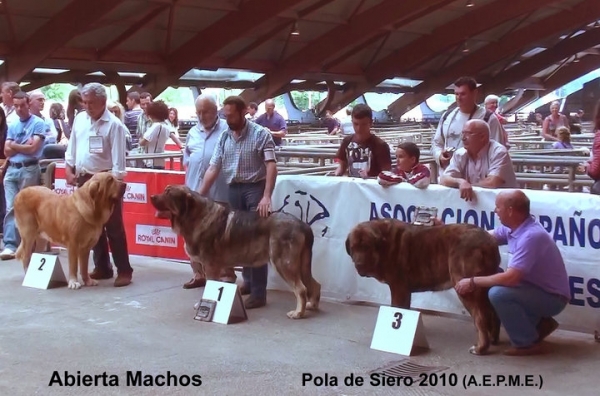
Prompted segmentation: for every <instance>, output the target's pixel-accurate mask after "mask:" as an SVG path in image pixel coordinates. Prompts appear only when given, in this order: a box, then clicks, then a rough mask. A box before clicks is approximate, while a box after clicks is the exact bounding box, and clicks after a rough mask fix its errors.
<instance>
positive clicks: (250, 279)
mask: <svg viewBox="0 0 600 396" xmlns="http://www.w3.org/2000/svg"><path fill="white" fill-rule="evenodd" d="M264 191H265V182H264V181H261V182H257V183H233V184H230V185H229V205H231V209H233V210H256V208H258V203H259V202H260V200H261V198H262V196H263V194H264ZM249 237H250V238H251V237H252V236H251V235H249ZM268 274H269V266H268V264H267V263H265V265H261V266H260V267H255V268H251V267H244V269H243V270H242V277H243V278H244V284H245V285H248V286H250V295H251V296H254V297H255V298H265V297H266V296H267V278H268Z"/></svg>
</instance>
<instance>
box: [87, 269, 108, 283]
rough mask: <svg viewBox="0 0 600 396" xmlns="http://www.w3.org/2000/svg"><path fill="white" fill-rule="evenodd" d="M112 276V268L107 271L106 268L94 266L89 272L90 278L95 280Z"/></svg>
mask: <svg viewBox="0 0 600 396" xmlns="http://www.w3.org/2000/svg"><path fill="white" fill-rule="evenodd" d="M112 277H113V272H112V270H108V271H107V270H101V269H98V268H94V270H93V271H92V273H91V274H90V278H92V279H96V280H101V279H112Z"/></svg>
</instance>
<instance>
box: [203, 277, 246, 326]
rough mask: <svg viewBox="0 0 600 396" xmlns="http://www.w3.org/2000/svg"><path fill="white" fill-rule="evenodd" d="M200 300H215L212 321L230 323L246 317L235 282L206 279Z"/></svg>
mask: <svg viewBox="0 0 600 396" xmlns="http://www.w3.org/2000/svg"><path fill="white" fill-rule="evenodd" d="M202 300H212V301H215V302H216V306H215V309H214V313H213V318H212V322H216V323H221V324H230V323H236V322H241V321H244V320H247V319H248V315H247V314H246V308H245V307H244V302H243V301H242V295H241V294H240V291H239V288H238V286H237V285H236V284H235V283H227V282H218V281H213V280H209V281H206V286H205V287H204V293H203V294H202Z"/></svg>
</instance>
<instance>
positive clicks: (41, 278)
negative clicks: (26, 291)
mask: <svg viewBox="0 0 600 396" xmlns="http://www.w3.org/2000/svg"><path fill="white" fill-rule="evenodd" d="M63 283H64V284H66V283H67V278H66V277H65V273H64V272H63V269H62V265H60V259H59V258H58V256H55V255H53V254H40V253H33V255H32V256H31V261H30V262H29V268H27V272H26V273H25V279H23V286H26V287H33V288H35V289H48V288H49V287H50V286H51V285H52V286H57V285H59V284H63Z"/></svg>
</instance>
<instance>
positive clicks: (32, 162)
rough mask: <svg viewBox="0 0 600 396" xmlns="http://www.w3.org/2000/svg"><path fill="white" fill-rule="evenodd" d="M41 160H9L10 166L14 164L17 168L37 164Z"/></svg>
mask: <svg viewBox="0 0 600 396" xmlns="http://www.w3.org/2000/svg"><path fill="white" fill-rule="evenodd" d="M39 163H40V161H39V160H36V159H34V160H29V161H23V162H12V161H8V166H14V167H15V168H17V169H20V168H27V167H28V166H32V165H37V164H39Z"/></svg>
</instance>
